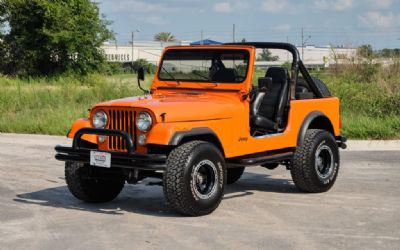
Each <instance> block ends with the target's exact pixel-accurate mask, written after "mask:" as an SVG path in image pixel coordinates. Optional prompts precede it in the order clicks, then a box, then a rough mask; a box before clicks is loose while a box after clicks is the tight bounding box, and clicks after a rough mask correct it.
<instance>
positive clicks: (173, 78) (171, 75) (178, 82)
mask: <svg viewBox="0 0 400 250" xmlns="http://www.w3.org/2000/svg"><path fill="white" fill-rule="evenodd" d="M161 69H162V70H164V71H165V73H167V74H168V75H169V76H170V77H171V78H172V79H171V80H174V81H175V82H176V83H177V84H178V85H180V84H181V83H180V81H179V80H177V79H176V78H175V77H174V75H173V74H171V73H170V72H169V71H168V70H166V69H165V68H164V66H163V65H162V64H161Z"/></svg>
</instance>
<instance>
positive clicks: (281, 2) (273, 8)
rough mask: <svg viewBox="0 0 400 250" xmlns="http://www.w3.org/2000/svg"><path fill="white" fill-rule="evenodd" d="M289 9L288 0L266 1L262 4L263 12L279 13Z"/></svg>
mask: <svg viewBox="0 0 400 250" xmlns="http://www.w3.org/2000/svg"><path fill="white" fill-rule="evenodd" d="M287 7H288V1H287V0H265V1H264V2H263V3H262V4H261V10H263V11H265V12H268V13H279V12H282V11H283V10H285V9H286V8H287Z"/></svg>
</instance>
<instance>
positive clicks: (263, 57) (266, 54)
mask: <svg viewBox="0 0 400 250" xmlns="http://www.w3.org/2000/svg"><path fill="white" fill-rule="evenodd" d="M278 60H279V56H273V55H272V52H271V51H270V50H269V49H263V50H262V51H261V53H260V54H259V55H258V57H257V61H270V62H271V61H272V62H275V61H278Z"/></svg>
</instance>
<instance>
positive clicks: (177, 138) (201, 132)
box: [168, 127, 224, 154]
mask: <svg viewBox="0 0 400 250" xmlns="http://www.w3.org/2000/svg"><path fill="white" fill-rule="evenodd" d="M189 137H192V138H196V137H198V138H199V137H200V139H203V138H204V137H208V138H209V139H211V140H207V141H210V142H214V143H216V144H217V145H216V146H217V147H218V148H219V149H220V150H221V151H222V153H223V154H224V149H223V147H222V143H221V141H220V140H219V138H218V136H217V134H216V133H215V132H214V131H213V130H211V129H210V128H207V127H204V128H193V129H191V130H187V131H177V132H175V133H174V135H173V136H172V137H171V139H170V140H169V142H168V145H170V146H178V145H179V144H181V142H182V141H184V140H185V139H186V138H189Z"/></svg>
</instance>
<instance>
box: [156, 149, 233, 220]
mask: <svg viewBox="0 0 400 250" xmlns="http://www.w3.org/2000/svg"><path fill="white" fill-rule="evenodd" d="M225 183H226V168H225V162H224V158H223V156H222V154H221V152H220V151H219V150H218V148H216V147H215V146H214V145H213V144H211V143H208V142H204V141H191V142H188V143H185V144H182V145H181V146H179V147H177V148H175V149H174V150H172V151H171V153H170V154H169V156H168V159H167V169H166V171H165V173H164V177H163V186H164V195H165V197H166V200H167V203H169V205H170V206H171V207H172V208H174V209H175V210H176V211H178V212H179V213H182V214H184V215H189V216H200V215H205V214H209V213H211V212H212V211H214V210H215V209H216V208H217V207H218V205H219V204H220V202H221V200H222V197H223V195H224V187H225Z"/></svg>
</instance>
